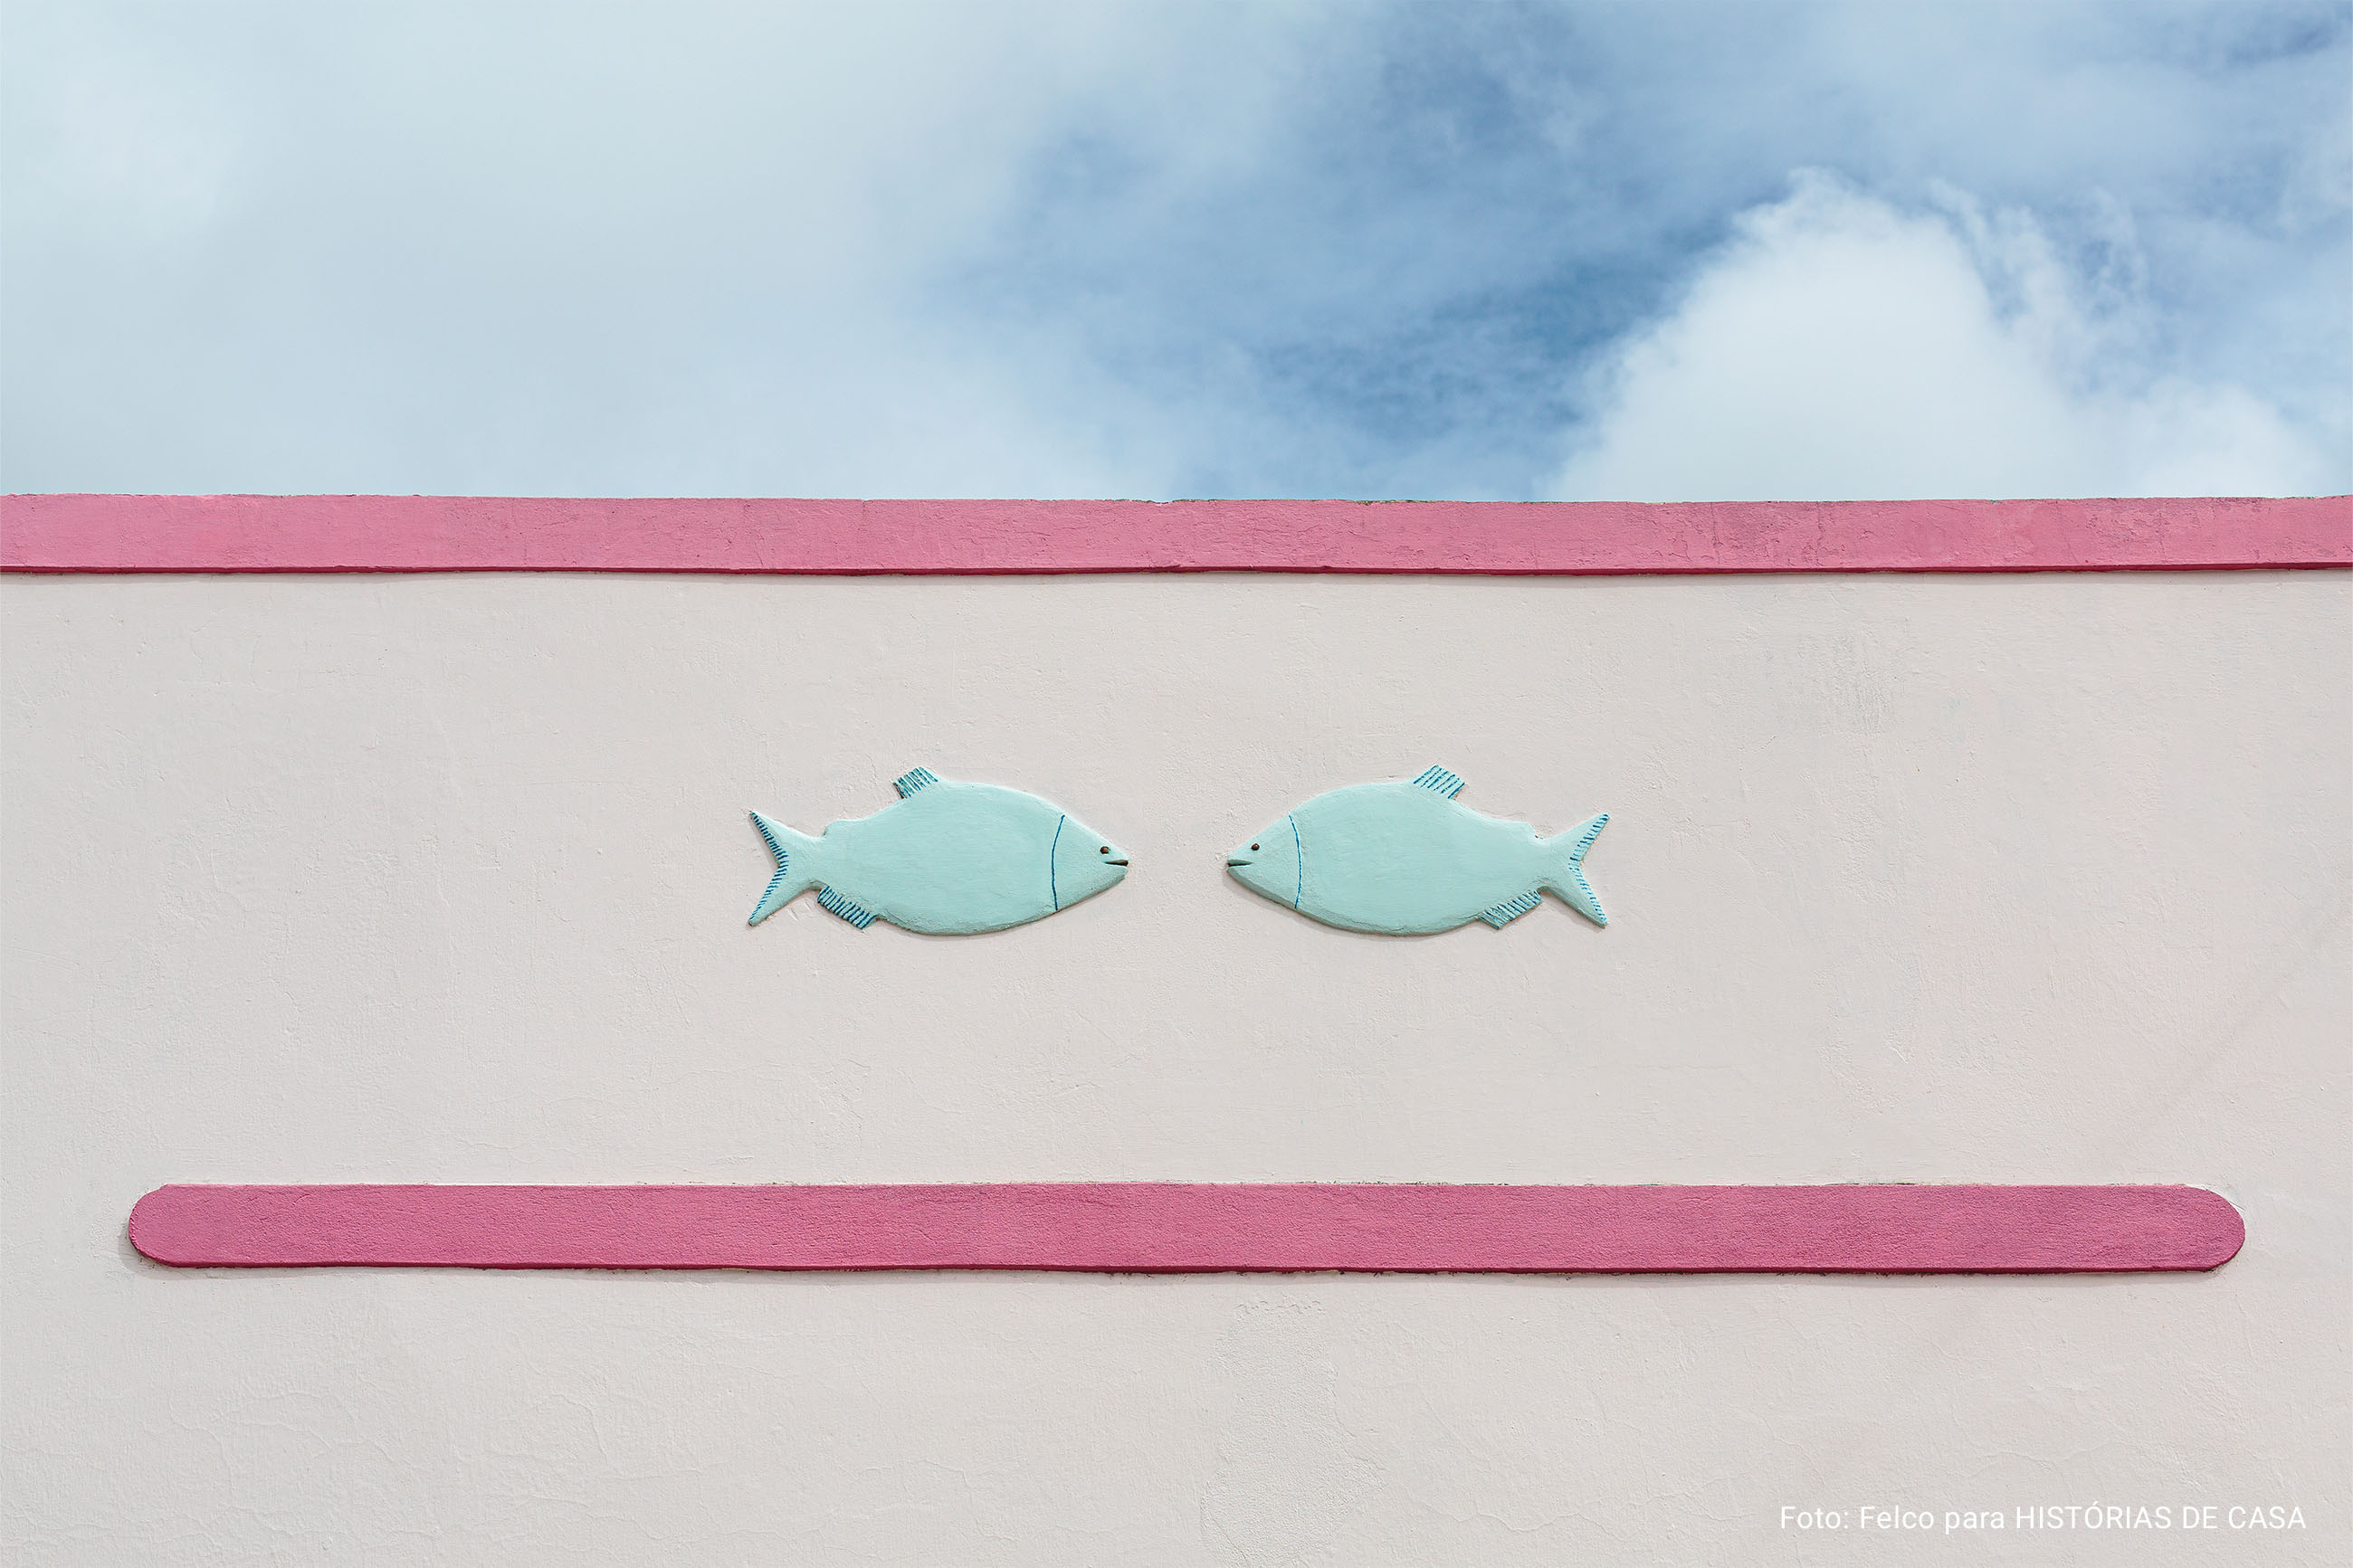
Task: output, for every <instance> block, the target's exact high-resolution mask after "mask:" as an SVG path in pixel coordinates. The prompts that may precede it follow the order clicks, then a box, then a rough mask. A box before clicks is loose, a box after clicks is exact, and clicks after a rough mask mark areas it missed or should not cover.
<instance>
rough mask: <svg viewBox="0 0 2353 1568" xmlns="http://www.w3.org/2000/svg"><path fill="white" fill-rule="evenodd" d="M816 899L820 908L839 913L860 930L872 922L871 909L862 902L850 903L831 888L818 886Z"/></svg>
mask: <svg viewBox="0 0 2353 1568" xmlns="http://www.w3.org/2000/svg"><path fill="white" fill-rule="evenodd" d="M817 901H818V905H819V906H820V907H821V908H824V909H826V910H831V911H832V912H833V913H835V914H837V915H839V916H840V917H841V918H842V919H843V920H846V921H849V923H850V924H851V925H854V926H856V927H857V928H858V929H859V930H860V931H864V930H865V929H866V928H867V927H868V926H871V925H872V924H873V923H874V911H873V910H870V909H868V908H867V907H866V906H865V905H863V904H858V903H852V902H851V901H850V900H848V899H845V898H843V897H842V896H841V895H840V894H839V893H837V892H835V891H834V890H833V889H831V888H819V889H818V890H817Z"/></svg>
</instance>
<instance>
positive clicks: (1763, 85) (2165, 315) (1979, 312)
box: [0, 0, 2353, 500]
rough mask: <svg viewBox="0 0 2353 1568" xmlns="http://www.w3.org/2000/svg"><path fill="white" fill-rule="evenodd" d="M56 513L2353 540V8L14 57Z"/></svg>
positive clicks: (580, 8)
mask: <svg viewBox="0 0 2353 1568" xmlns="http://www.w3.org/2000/svg"><path fill="white" fill-rule="evenodd" d="M0 73H5V79H0V89H4V90H0V160H5V162H0V486H5V489H10V490H19V491H21V490H70V489H88V490H153V491H223V490H246V491H394V492H415V491H424V492H470V493H508V494H545V495H586V494H608V495H713V494H717V495H746V494H751V495H868V496H886V495H906V496H918V495H1035V496H1062V495H1115V496H1141V497H1175V496H1232V495H1340V496H1359V497H1391V496H1419V497H1466V498H1505V499H1528V498H1548V497H1566V498H1599V497H1617V498H1634V499H1643V500H1651V499H1686V498H1688V499H1709V498H1718V497H1734V498H1778V497H1810V498H1841V497H1868V496H1885V497H1898V496H1918V495H1989V496H2007V495H2096V494H2118V495H2122V494H2309V493H2335V492H2340V491H2345V490H2348V489H2353V385H2348V383H2353V287H2348V279H2353V243H2348V242H2349V241H2353V89H2348V83H2353V6H2349V5H2313V4H2286V5H2265V4H2255V3H2241V4H2225V5H2157V4H2145V3H2135V4H2126V5H2086V6H2074V5H2059V4H2037V5H1940V4H1934V3H1926V4H1916V5H1858V6H1852V7H1849V6H1841V5H1795V6H1779V5H1769V4H1740V5H1723V6H1719V5H1676V4H1645V5H1468V4H1450V5H1366V4H1355V5H1274V4H1253V5H1172V6H1152V5H1103V4H1089V5H1017V4H1006V3H999V4H988V5H975V4H959V5H944V6H937V7H932V6H919V5H889V4H872V3H867V4H860V5H854V6H853V5H819V6H806V7H804V6H792V5H781V4H757V5H723V4H686V3H681V0H662V3H659V4H652V3H646V4H629V5H622V4H606V5H587V4H580V3H575V0H567V3H565V4H560V5H521V4H512V5H427V4H419V3H403V4H381V5H367V6H361V5H319V4H317V3H316V0H295V3H290V4H266V5H233V4H224V3H220V0H212V3H207V4H201V5H194V4H175V5H143V6H124V5H106V4H95V3H92V0H73V3H72V4H61V3H50V4H42V3H39V0H12V3H11V4H10V5H8V6H7V8H6V11H5V19H0Z"/></svg>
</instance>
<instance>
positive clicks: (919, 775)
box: [891, 768, 940, 800]
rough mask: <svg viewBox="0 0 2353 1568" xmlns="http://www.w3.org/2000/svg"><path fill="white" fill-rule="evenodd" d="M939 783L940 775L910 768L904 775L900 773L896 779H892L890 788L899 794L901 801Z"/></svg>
mask: <svg viewBox="0 0 2353 1568" xmlns="http://www.w3.org/2000/svg"><path fill="white" fill-rule="evenodd" d="M939 782H940V775H939V774H937V773H934V772H932V770H931V769H929V768H910V769H908V770H907V771H906V772H905V773H901V774H900V775H899V776H898V777H897V778H895V779H892V781H891V787H892V789H895V790H897V791H898V792H899V798H900V799H901V800H904V799H906V798H907V797H908V796H909V795H913V794H914V793H915V792H916V791H917V790H919V789H923V788H924V787H926V786H928V785H931V784H937V783H939Z"/></svg>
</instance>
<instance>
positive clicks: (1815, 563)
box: [0, 495, 2353, 574]
mask: <svg viewBox="0 0 2353 1568" xmlns="http://www.w3.org/2000/svg"><path fill="white" fill-rule="evenodd" d="M2347 565H2353V497H2347V496H2324V497H2317V498H2309V499H2290V500H2246V499H2242V500H2227V499H2225V500H2018V501H1984V500H1915V501H1835V502H1832V501H1821V502H1797V501H1740V502H1714V501H1709V502H1696V501H1694V502H1676V503H1671V504H1643V503H1638V502H1630V501H1558V502H1555V501H1527V502H1520V501H1383V502H1360V501H1345V500H1218V501H1166V502H1152V501H1122V500H1061V501H1040V500H530V499H513V500H510V499H500V498H496V497H467V496H112V495H33V496H9V497H6V498H5V500H0V570H5V571H9V572H532V571H548V572H553V571H573V572H785V573H833V574H872V573H925V574H931V573H1052V572H1415V573H1479V574H1577V573H1685V572H2053V571H2107V570H2166V569H2174V570H2189V569H2213V568H2228V567H2318V566H2347Z"/></svg>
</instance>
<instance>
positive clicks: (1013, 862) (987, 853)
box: [751, 768, 1127, 936]
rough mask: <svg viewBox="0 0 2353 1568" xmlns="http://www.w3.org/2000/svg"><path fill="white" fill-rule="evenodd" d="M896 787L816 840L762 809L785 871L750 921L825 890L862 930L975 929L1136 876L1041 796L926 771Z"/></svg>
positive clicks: (1107, 844)
mask: <svg viewBox="0 0 2353 1568" xmlns="http://www.w3.org/2000/svg"><path fill="white" fill-rule="evenodd" d="M896 787H897V789H898V791H899V798H898V799H897V800H896V801H895V802H893V803H892V804H891V805H886V806H884V807H883V808H882V809H881V810H880V811H878V812H876V813H875V814H874V815H873V816H860V817H857V818H855V819H853V820H851V821H849V822H837V823H834V824H832V825H831V826H828V827H827V828H826V830H825V831H824V832H823V833H821V834H818V836H817V837H814V838H812V837H809V836H808V835H807V834H805V833H796V832H794V831H793V830H792V829H791V828H789V827H786V826H785V825H784V824H783V823H781V822H778V821H776V819H775V818H774V817H768V816H761V815H760V814H759V813H758V812H756V811H755V812H754V813H753V814H752V825H753V826H754V827H757V828H758V829H759V830H760V837H763V838H765V839H766V840H767V841H768V847H769V848H770V849H772V850H774V851H776V878H775V879H774V880H772V881H770V882H769V884H768V890H767V891H766V892H765V893H764V894H762V895H761V897H760V904H759V907H758V908H757V909H755V910H753V911H752V921H751V923H752V924H754V925H758V924H759V923H760V922H761V921H764V920H766V919H767V918H768V917H769V916H770V915H772V914H775V913H776V911H777V910H780V909H782V908H784V907H785V905H786V904H787V903H790V902H791V901H792V900H794V899H795V898H796V897H797V896H798V895H800V894H802V893H805V892H807V890H808V889H811V888H815V889H817V890H818V895H817V901H818V904H819V905H821V906H822V907H823V908H825V909H827V910H830V911H832V912H833V913H835V914H837V915H839V916H840V917H841V918H842V919H843V920H846V921H849V923H850V924H851V925H854V926H856V927H857V928H858V929H859V930H860V931H864V930H865V929H866V928H867V927H868V926H870V925H872V924H873V923H874V922H875V921H890V922H891V923H892V925H894V926H899V927H901V928H902V929H904V930H907V931H923V932H927V933H929V934H932V935H939V936H965V935H970V934H972V933H974V932H977V931H1003V930H1004V929H1005V928H1006V927H1007V926H1018V925H1020V924H1022V923H1024V922H1025V921H1034V920H1042V919H1044V918H1045V917H1046V916H1048V915H1050V914H1052V913H1053V912H1054V911H1055V910H1066V909H1068V908H1070V907H1071V905H1072V904H1075V903H1077V902H1078V901H1079V900H1081V899H1091V898H1092V897H1094V896H1095V895H1096V894H1097V893H1100V892H1102V891H1103V889H1105V888H1108V887H1110V886H1111V885H1112V884H1113V883H1114V882H1116V881H1118V880H1119V879H1121V878H1122V877H1124V876H1126V875H1127V851H1126V850H1124V849H1122V848H1121V847H1119V846H1118V845H1116V844H1113V842H1112V841H1111V840H1110V839H1108V838H1105V837H1102V836H1101V835H1100V834H1098V833H1096V832H1095V830H1094V829H1093V828H1092V827H1089V826H1087V825H1086V824H1085V823H1083V822H1081V821H1080V820H1079V819H1078V818H1077V817H1074V816H1071V815H1070V814H1069V813H1068V812H1065V811H1064V810H1062V808H1061V807H1060V806H1058V805H1050V804H1049V803H1048V802H1046V801H1042V800H1039V798H1038V797H1037V796H1036V795H1024V794H1023V793H1022V792H1021V791H1019V790H1018V789H1005V788H1002V787H1000V786H998V785H997V784H957V783H955V781H953V780H949V779H943V778H939V777H937V776H935V775H934V773H932V772H931V771H930V770H929V769H927V768H917V769H916V770H915V771H914V772H913V773H907V774H905V775H903V776H902V777H901V778H900V779H899V780H897V781H896Z"/></svg>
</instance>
